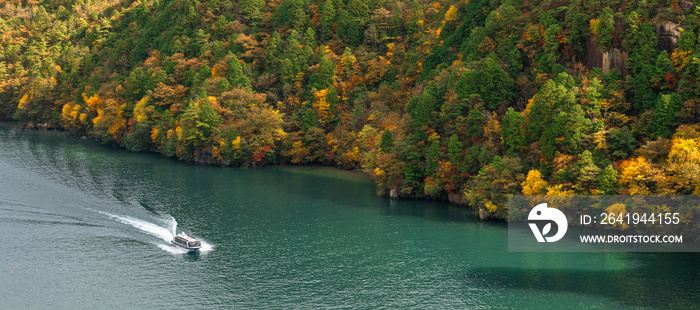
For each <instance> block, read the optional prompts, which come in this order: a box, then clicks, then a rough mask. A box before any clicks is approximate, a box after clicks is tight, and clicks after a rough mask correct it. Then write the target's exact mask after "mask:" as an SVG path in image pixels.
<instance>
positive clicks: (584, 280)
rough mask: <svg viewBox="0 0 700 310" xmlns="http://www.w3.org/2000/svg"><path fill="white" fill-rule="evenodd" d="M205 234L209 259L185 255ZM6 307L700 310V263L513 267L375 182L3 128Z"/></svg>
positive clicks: (0, 169) (569, 261) (500, 250)
mask: <svg viewBox="0 0 700 310" xmlns="http://www.w3.org/2000/svg"><path fill="white" fill-rule="evenodd" d="M183 230H191V232H192V234H193V235H194V236H196V237H199V238H201V239H202V240H203V241H204V249H203V251H202V252H201V253H199V254H185V253H183V252H181V251H180V250H179V249H177V248H175V247H173V246H172V245H170V244H169V240H170V239H171V238H172V234H173V232H175V231H177V232H180V231H183ZM0 233H2V238H1V239H0V244H1V248H2V250H3V253H2V255H0V309H2V310H4V309H328V308H332V309H698V308H700V255H699V254H698V253H508V249H507V225H505V224H504V223H498V222H480V221H478V220H476V219H475V218H474V216H473V214H472V212H471V211H470V210H467V209H464V208H460V207H454V206H450V205H449V204H447V203H443V202H436V201H417V200H416V201H409V200H397V201H392V200H390V199H387V198H385V197H378V196H376V195H375V189H374V184H373V183H372V182H371V181H370V180H369V179H368V178H367V177H366V176H365V175H363V174H361V173H357V172H348V171H342V170H337V169H332V168H323V167H303V168H302V167H267V168H249V169H240V168H221V167H212V166H201V165H191V164H185V163H182V162H178V161H176V160H172V159H168V158H163V157H161V156H158V155H154V154H137V153H131V152H128V151H125V150H122V149H118V148H114V147H111V146H105V145H101V144H99V143H96V142H94V141H89V140H84V139H77V138H71V137H69V136H67V135H65V134H62V133H56V132H44V131H22V130H18V129H16V128H15V127H13V125H12V124H0Z"/></svg>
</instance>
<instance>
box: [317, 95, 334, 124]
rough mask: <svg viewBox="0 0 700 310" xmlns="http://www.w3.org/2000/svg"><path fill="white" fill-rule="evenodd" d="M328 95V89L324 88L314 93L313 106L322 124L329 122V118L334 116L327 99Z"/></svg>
mask: <svg viewBox="0 0 700 310" xmlns="http://www.w3.org/2000/svg"><path fill="white" fill-rule="evenodd" d="M327 95H328V89H322V90H319V91H316V92H315V93H314V102H313V108H314V111H315V112H316V117H318V121H319V123H321V124H322V125H325V124H327V123H328V118H330V117H333V115H332V114H331V105H330V103H328V100H327V99H326V96H327Z"/></svg>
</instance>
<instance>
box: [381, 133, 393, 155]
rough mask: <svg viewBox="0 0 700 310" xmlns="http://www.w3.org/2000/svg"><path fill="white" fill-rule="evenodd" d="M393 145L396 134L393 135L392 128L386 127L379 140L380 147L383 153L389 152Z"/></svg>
mask: <svg viewBox="0 0 700 310" xmlns="http://www.w3.org/2000/svg"><path fill="white" fill-rule="evenodd" d="M393 147H394V136H393V135H392V133H391V130H389V129H385V130H384V132H382V139H381V141H380V142H379V148H380V149H381V151H382V153H389V152H391V149H392V148H393Z"/></svg>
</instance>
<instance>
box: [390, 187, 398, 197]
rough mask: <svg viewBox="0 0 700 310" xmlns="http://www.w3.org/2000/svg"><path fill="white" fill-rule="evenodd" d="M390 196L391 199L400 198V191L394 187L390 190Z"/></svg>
mask: <svg viewBox="0 0 700 310" xmlns="http://www.w3.org/2000/svg"><path fill="white" fill-rule="evenodd" d="M389 197H390V198H391V199H398V198H399V191H398V190H396V189H395V188H392V189H390V190H389Z"/></svg>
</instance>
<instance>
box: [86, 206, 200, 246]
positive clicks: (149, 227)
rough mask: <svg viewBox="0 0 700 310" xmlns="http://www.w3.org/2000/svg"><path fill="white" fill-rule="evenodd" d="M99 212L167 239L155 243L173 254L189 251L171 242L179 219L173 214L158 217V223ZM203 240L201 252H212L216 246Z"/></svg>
mask: <svg viewBox="0 0 700 310" xmlns="http://www.w3.org/2000/svg"><path fill="white" fill-rule="evenodd" d="M98 212H99V213H102V214H104V215H107V216H109V217H110V218H112V219H114V220H116V221H118V222H120V223H123V224H127V225H130V226H132V227H134V228H136V229H138V230H140V231H142V232H144V233H146V234H149V235H152V236H154V237H158V238H159V239H161V240H163V241H165V244H163V243H155V245H156V246H158V247H159V248H161V249H162V250H164V251H166V252H168V253H171V254H185V253H187V251H186V250H184V249H181V248H178V247H176V246H174V245H172V244H171V243H170V241H172V240H173V237H175V234H176V231H177V221H176V220H175V218H173V217H172V216H170V215H168V214H166V215H164V216H163V218H162V219H158V221H159V222H161V223H160V224H156V223H153V222H149V221H145V220H142V219H137V218H134V217H130V216H120V215H115V214H111V213H107V212H102V211H98ZM199 240H200V241H201V242H202V248H201V249H199V251H200V252H202V253H206V252H210V251H211V250H213V249H214V246H213V245H212V244H210V243H208V242H206V241H204V240H202V239H199Z"/></svg>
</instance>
